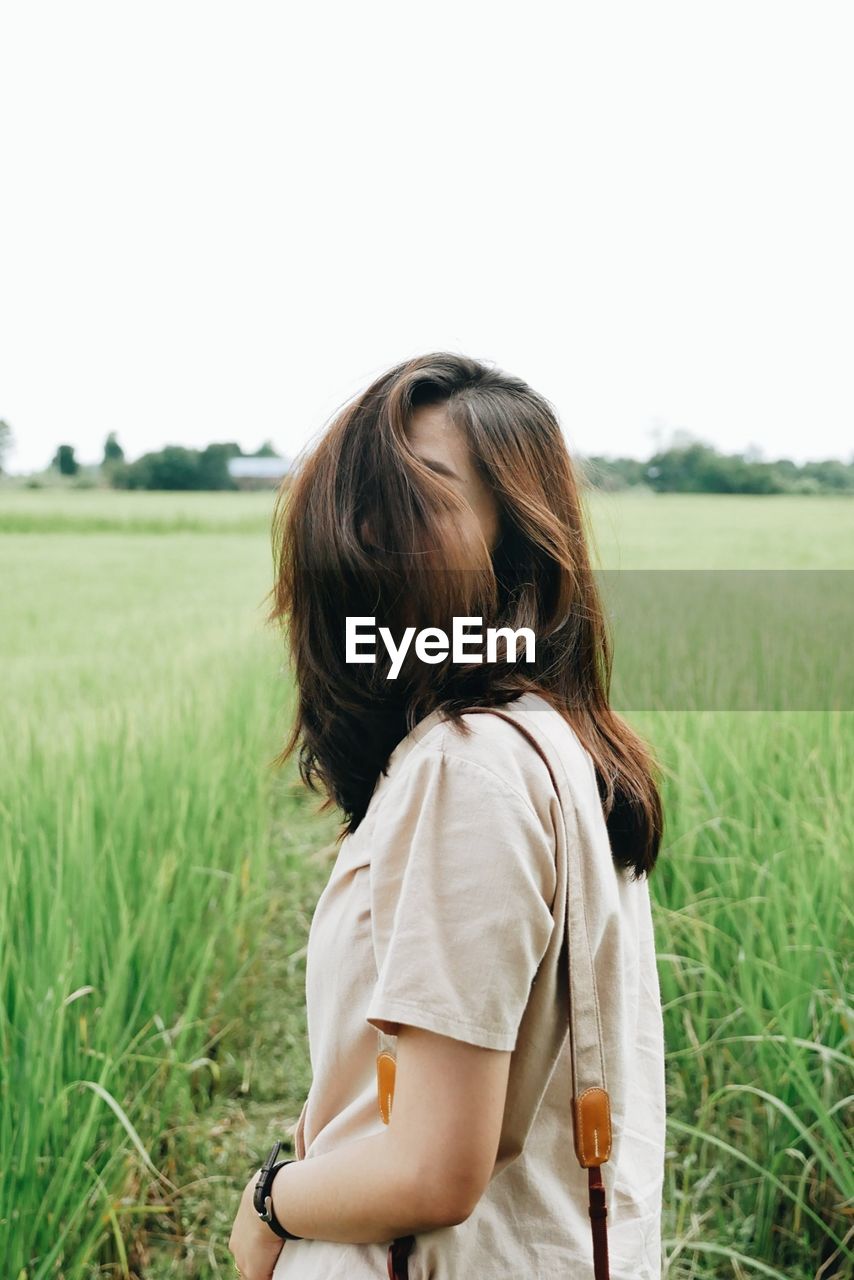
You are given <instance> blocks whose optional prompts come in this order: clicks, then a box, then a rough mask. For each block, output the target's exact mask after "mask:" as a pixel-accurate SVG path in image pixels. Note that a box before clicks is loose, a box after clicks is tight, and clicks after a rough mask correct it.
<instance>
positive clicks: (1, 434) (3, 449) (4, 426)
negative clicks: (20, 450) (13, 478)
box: [0, 419, 14, 472]
mask: <svg viewBox="0 0 854 1280" xmlns="http://www.w3.org/2000/svg"><path fill="white" fill-rule="evenodd" d="M13 438H14V437H13V436H12V428H11V427H10V426H9V424H8V422H4V421H3V420H2V419H0V472H2V470H3V459H4V458H5V457H6V454H7V453H8V452H9V450H10V449H11V448H12V441H13Z"/></svg>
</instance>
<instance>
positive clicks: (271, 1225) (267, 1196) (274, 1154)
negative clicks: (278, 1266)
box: [252, 1141, 302, 1240]
mask: <svg viewBox="0 0 854 1280" xmlns="http://www.w3.org/2000/svg"><path fill="white" fill-rule="evenodd" d="M281 1146H282V1143H281V1141H278V1142H275V1143H274V1144H273V1149H272V1151H271V1152H270V1154H269V1156H268V1157H267V1159H266V1161H265V1162H264V1164H263V1166H262V1167H261V1169H260V1170H259V1172H258V1177H257V1179H256V1181H255V1186H254V1189H253V1192H252V1203H253V1205H254V1208H255V1212H256V1213H257V1215H258V1219H259V1221H260V1222H261V1223H263V1224H264V1226H265V1227H266V1229H267V1230H269V1232H270V1233H271V1234H272V1235H275V1236H276V1237H278V1238H279V1239H280V1240H300V1239H302V1237H301V1236H298V1235H296V1233H295V1232H293V1231H289V1230H288V1229H287V1227H286V1226H285V1225H284V1223H283V1222H282V1221H281V1220H280V1218H279V1216H278V1214H277V1212H276V1207H275V1205H274V1203H273V1183H274V1181H275V1179H276V1177H277V1175H278V1173H279V1171H280V1170H281V1169H282V1168H284V1166H285V1165H287V1164H294V1163H296V1162H295V1161H294V1160H279V1159H278V1155H279V1151H280V1149H281ZM280 1202H281V1200H280Z"/></svg>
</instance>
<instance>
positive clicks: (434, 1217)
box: [273, 1025, 510, 1249]
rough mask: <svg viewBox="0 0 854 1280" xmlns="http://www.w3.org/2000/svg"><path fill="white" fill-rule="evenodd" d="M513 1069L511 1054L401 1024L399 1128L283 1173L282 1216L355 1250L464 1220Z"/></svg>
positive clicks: (278, 1180)
mask: <svg viewBox="0 0 854 1280" xmlns="http://www.w3.org/2000/svg"><path fill="white" fill-rule="evenodd" d="M509 1070H510V1053H509V1052H503V1051H499V1050H496V1049H482V1048H480V1047H479V1046H478V1045H473V1044H468V1043H465V1042H464V1041H461V1040H454V1039H452V1038H451V1037H449V1036H442V1035H437V1034H435V1033H434V1032H432V1031H426V1030H423V1029H422V1028H420V1027H410V1026H406V1025H401V1027H400V1035H399V1037H398V1041H397V1067H396V1073H395V1091H394V1105H393V1108H392V1117H391V1122H390V1123H389V1124H388V1126H385V1127H384V1128H383V1131H382V1132H381V1133H378V1134H376V1135H372V1136H371V1137H370V1138H361V1139H359V1140H358V1141H352V1142H348V1143H345V1144H344V1145H343V1146H342V1147H340V1148H338V1149H337V1150H336V1151H329V1152H327V1153H326V1154H324V1155H319V1156H315V1157H312V1158H311V1159H310V1160H300V1161H297V1162H296V1163H294V1164H289V1165H286V1166H285V1168H284V1169H280V1170H279V1172H278V1173H277V1174H276V1177H275V1179H274V1181H273V1207H274V1209H275V1212H276V1216H277V1218H278V1219H279V1221H280V1222H282V1223H283V1224H284V1225H285V1226H286V1227H287V1229H288V1230H289V1231H293V1232H294V1234H295V1235H299V1236H304V1237H305V1238H306V1239H317V1240H336V1241H341V1242H344V1243H349V1244H368V1243H373V1242H377V1243H379V1242H385V1241H390V1240H393V1239H394V1238H395V1237H396V1236H402V1235H408V1234H410V1233H413V1234H418V1233H419V1232H422V1231H432V1230H435V1229H436V1228H439V1227H447V1226H453V1225H456V1224H457V1223H460V1222H462V1221H464V1220H465V1219H466V1218H467V1217H468V1216H469V1214H470V1213H472V1211H473V1210H474V1208H475V1206H476V1204H477V1202H478V1200H479V1199H480V1197H481V1196H482V1195H483V1192H484V1191H485V1189H486V1186H487V1184H488V1182H489V1179H490V1176H491V1174H492V1170H493V1168H494V1167H495V1157H496V1154H497V1151H498V1141H499V1137H500V1134H501V1122H502V1118H503V1115H504V1103H505V1098H506V1095H507V1079H508V1074H509ZM284 1247H285V1249H287V1241H286V1242H285V1246H284Z"/></svg>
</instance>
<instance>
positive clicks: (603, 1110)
mask: <svg viewBox="0 0 854 1280" xmlns="http://www.w3.org/2000/svg"><path fill="white" fill-rule="evenodd" d="M468 710H469V712H483V713H484V714H487V715H497V716H499V717H500V718H501V719H502V720H506V721H507V723H508V724H512V725H513V726H514V728H516V729H518V730H519V732H520V733H521V734H522V735H523V736H524V737H525V738H527V740H528V742H530V744H531V746H532V747H533V748H534V750H535V751H536V752H537V753H538V754H539V756H540V757H541V758H542V760H543V761H544V763H545V765H546V768H547V769H548V771H549V774H550V776H551V780H552V785H553V786H554V789H555V791H556V792H557V795H558V799H559V800H560V808H561V813H562V814H563V821H564V826H565V830H566V842H565V844H566V857H567V868H566V896H567V902H566V917H565V919H566V955H567V962H568V965H569V1043H570V1056H571V1060H572V1122H573V1143H574V1146H575V1154H576V1157H577V1159H578V1163H579V1164H580V1165H581V1167H582V1168H583V1169H587V1173H588V1190H589V1197H590V1201H589V1207H588V1212H589V1214H590V1226H591V1232H592V1236H593V1261H594V1277H595V1280H608V1277H609V1275H610V1272H609V1267H608V1235H607V1216H608V1211H607V1208H606V1205H605V1186H604V1183H603V1182H602V1174H601V1172H600V1167H599V1166H600V1165H603V1164H604V1163H605V1161H606V1160H608V1159H609V1157H610V1155H611V1102H610V1098H609V1096H608V1088H607V1083H606V1078H605V1054H604V1050H603V1045H602V1024H601V1019H600V1016H599V999H598V995H597V991H596V971H595V966H594V963H593V953H592V950H591V946H590V937H589V933H588V929H587V911H586V905H585V898H584V878H583V868H582V863H581V856H580V846H579V841H578V836H577V818H576V813H575V805H574V803H573V799H572V793H571V791H570V787H569V778H568V777H567V773H566V768H565V766H564V764H563V761H562V759H561V756H560V752H559V750H558V749H557V746H556V744H555V743H554V742H553V740H552V739H551V738H550V737H549V735H548V732H547V730H546V729H545V728H544V726H543V725H540V724H538V726H537V728H538V733H537V734H534V733H533V732H532V731H531V730H530V728H526V727H525V725H523V724H522V723H521V719H520V717H521V715H522V713H521V712H519V711H517V712H516V714H515V715H508V714H507V712H505V711H500V710H498V709H497V708H495V707H470V708H469V709H468ZM529 724H530V721H529Z"/></svg>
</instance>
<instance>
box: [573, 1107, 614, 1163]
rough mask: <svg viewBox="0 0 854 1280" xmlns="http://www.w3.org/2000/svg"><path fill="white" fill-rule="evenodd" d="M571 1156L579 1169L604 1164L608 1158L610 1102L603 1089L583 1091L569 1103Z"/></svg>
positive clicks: (609, 1151)
mask: <svg viewBox="0 0 854 1280" xmlns="http://www.w3.org/2000/svg"><path fill="white" fill-rule="evenodd" d="M572 1105H573V1110H574V1117H575V1123H574V1125H573V1137H574V1141H575V1154H576V1155H577V1157H578V1163H579V1164H580V1165H581V1167H582V1169H588V1168H590V1167H591V1166H593V1165H600V1164H604V1163H605V1161H606V1160H607V1159H608V1158H609V1156H610V1155H611V1100H610V1098H609V1097H608V1094H607V1093H606V1091H605V1090H604V1089H599V1088H595V1087H594V1088H590V1089H585V1090H584V1092H583V1093H582V1095H581V1097H579V1098H573V1100H572Z"/></svg>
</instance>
